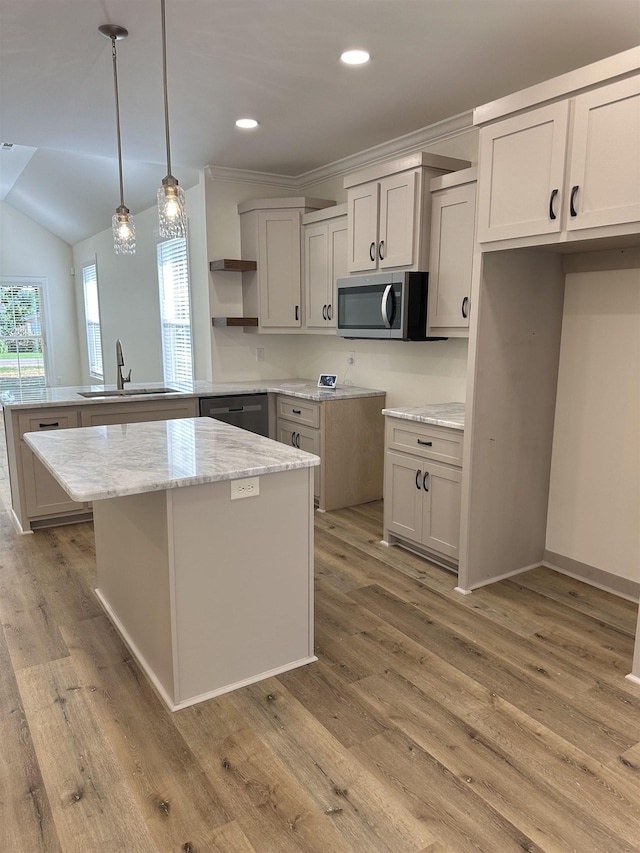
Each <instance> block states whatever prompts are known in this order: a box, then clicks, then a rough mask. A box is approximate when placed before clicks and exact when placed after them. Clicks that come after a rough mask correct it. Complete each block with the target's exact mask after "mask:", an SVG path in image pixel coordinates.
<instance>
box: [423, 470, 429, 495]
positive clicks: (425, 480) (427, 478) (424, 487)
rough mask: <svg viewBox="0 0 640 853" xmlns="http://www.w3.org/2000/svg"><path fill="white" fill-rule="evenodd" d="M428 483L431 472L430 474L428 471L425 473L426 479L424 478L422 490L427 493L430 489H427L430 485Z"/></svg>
mask: <svg viewBox="0 0 640 853" xmlns="http://www.w3.org/2000/svg"><path fill="white" fill-rule="evenodd" d="M428 482H429V472H428V471H425V472H424V477H423V478H422V488H423V489H424V490H425V492H428V491H429V489H428V487H427V483H428Z"/></svg>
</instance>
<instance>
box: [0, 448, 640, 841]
mask: <svg viewBox="0 0 640 853" xmlns="http://www.w3.org/2000/svg"><path fill="white" fill-rule="evenodd" d="M1 465H4V460H3V461H2V463H1ZM0 470H1V471H5V468H3V467H0ZM7 495H8V492H7V490H6V481H5V482H3V483H0V497H1V498H2V500H3V502H4V503H5V506H6V505H7V504H6V501H7V500H8V498H7ZM381 522H382V519H381V504H380V503H376V504H367V505H364V506H362V507H357V508H353V509H348V510H340V511H336V512H330V513H326V514H324V515H320V514H317V515H316V639H317V653H318V657H319V661H318V662H317V663H314V664H312V665H310V666H306V667H303V668H300V669H298V670H294V671H292V672H289V673H287V674H285V675H282V676H280V677H278V678H274V679H270V680H268V681H263V682H261V683H259V684H256V685H253V686H251V687H248V688H245V689H243V690H239V691H237V692H235V693H232V694H228V695H226V696H222V697H220V698H218V699H215V700H212V701H209V702H206V703H202V704H200V705H197V706H194V707H192V708H188V709H185V710H183V711H179V712H177V713H175V714H172V713H171V712H169V711H167V710H166V709H165V707H164V706H163V705H162V703H161V702H160V700H159V699H158V698H157V697H156V695H155V694H154V692H153V690H152V689H151V687H150V686H149V683H148V682H147V680H146V678H145V677H144V676H143V675H142V673H141V671H140V669H139V668H138V666H137V665H136V663H135V662H134V661H133V660H132V659H131V657H130V655H129V654H128V652H127V650H126V648H125V647H124V646H123V645H122V643H121V641H120V640H119V639H118V637H117V635H116V634H115V632H114V630H113V629H112V628H111V626H110V623H109V622H108V620H107V619H106V617H105V616H104V615H103V613H102V611H101V609H100V607H99V606H98V604H97V601H96V600H95V598H94V595H93V592H92V589H93V583H94V581H93V578H94V570H95V566H94V551H93V532H92V528H91V525H88V524H81V525H73V526H68V527H60V528H54V529H50V530H45V531H39V532H37V533H35V534H34V535H33V536H23V537H19V536H17V535H15V534H14V532H13V530H12V528H11V525H10V522H9V518H8V515H7V513H6V512H2V513H0V620H1V623H2V632H1V633H0V667H1V671H0V743H1V744H2V759H1V761H0V850H2V851H3V853H4V851H7V853H34V851H65V853H66V851H82V852H83V853H93V852H94V851H95V852H96V853H111V852H112V851H126V853H137V851H141V853H151V851H161V853H165V851H167V853H168V852H169V851H187V853H196V851H222V853H251V851H254V853H289V851H292V853H293V851H308V853H311V852H312V851H313V853H378V851H385V852H386V851H389V853H418V851H421V852H422V853H426V851H429V853H442V852H443V851H453V853H462V852H463V851H490V853H503V851H511V850H514V851H515V850H518V851H522V850H526V851H562V853H565V852H566V851H580V853H590V851H598V853H615V851H638V850H640V690H639V689H638V688H637V687H635V686H634V685H632V684H631V683H630V682H628V681H625V679H624V676H625V674H626V673H627V672H629V671H630V668H631V657H632V651H633V632H634V630H635V618H636V609H637V608H636V605H634V604H632V603H631V602H628V601H624V600H622V599H618V598H615V597H614V596H611V595H608V594H606V593H604V592H601V591H599V590H596V589H593V588H591V587H588V586H585V585H582V584H580V583H578V582H576V581H573V580H571V579H569V578H566V577H563V576H561V575H557V574H555V573H553V572H550V571H547V570H535V571H532V572H529V573H527V574H525V575H522V576H520V577H519V578H518V579H517V580H513V581H505V582H502V583H499V584H496V585H494V586H491V587H488V588H486V589H484V590H479V591H477V592H474V593H473V594H472V595H471V596H468V597H463V596H460V595H458V594H457V593H455V592H453V587H454V585H455V583H454V578H453V575H451V574H449V573H447V572H445V571H444V570H441V569H439V568H437V567H434V566H432V565H430V564H429V563H427V562H425V561H423V560H421V559H419V558H418V557H415V556H413V555H412V554H410V553H408V552H406V551H403V550H401V549H399V548H385V547H384V546H382V545H380V544H379V540H380V537H381V529H382V524H381ZM203 653H204V654H207V653H216V654H218V653H221V654H224V649H216V650H213V652H208V651H207V650H203Z"/></svg>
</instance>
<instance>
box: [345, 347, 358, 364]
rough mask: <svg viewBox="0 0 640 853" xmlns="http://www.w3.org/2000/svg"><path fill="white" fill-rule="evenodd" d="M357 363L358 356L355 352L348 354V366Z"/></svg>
mask: <svg viewBox="0 0 640 853" xmlns="http://www.w3.org/2000/svg"><path fill="white" fill-rule="evenodd" d="M355 363H356V354H355V352H354V351H353V350H351V352H348V353H347V364H355Z"/></svg>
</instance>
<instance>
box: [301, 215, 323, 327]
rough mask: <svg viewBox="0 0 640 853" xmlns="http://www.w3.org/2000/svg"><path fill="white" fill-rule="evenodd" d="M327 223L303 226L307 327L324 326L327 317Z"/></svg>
mask: <svg viewBox="0 0 640 853" xmlns="http://www.w3.org/2000/svg"><path fill="white" fill-rule="evenodd" d="M327 264H328V248H327V224H326V222H322V223H319V224H317V225H305V227H304V281H305V295H306V325H307V328H308V329H314V328H324V327H326V325H327V317H328V298H327V289H328V280H329V271H328V269H327Z"/></svg>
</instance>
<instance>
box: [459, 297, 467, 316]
mask: <svg viewBox="0 0 640 853" xmlns="http://www.w3.org/2000/svg"><path fill="white" fill-rule="evenodd" d="M460 311H461V312H462V316H463V317H464V319H465V320H466V319H467V317H468V316H469V297H468V296H465V297H464V299H463V300H462V305H461V306H460Z"/></svg>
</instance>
